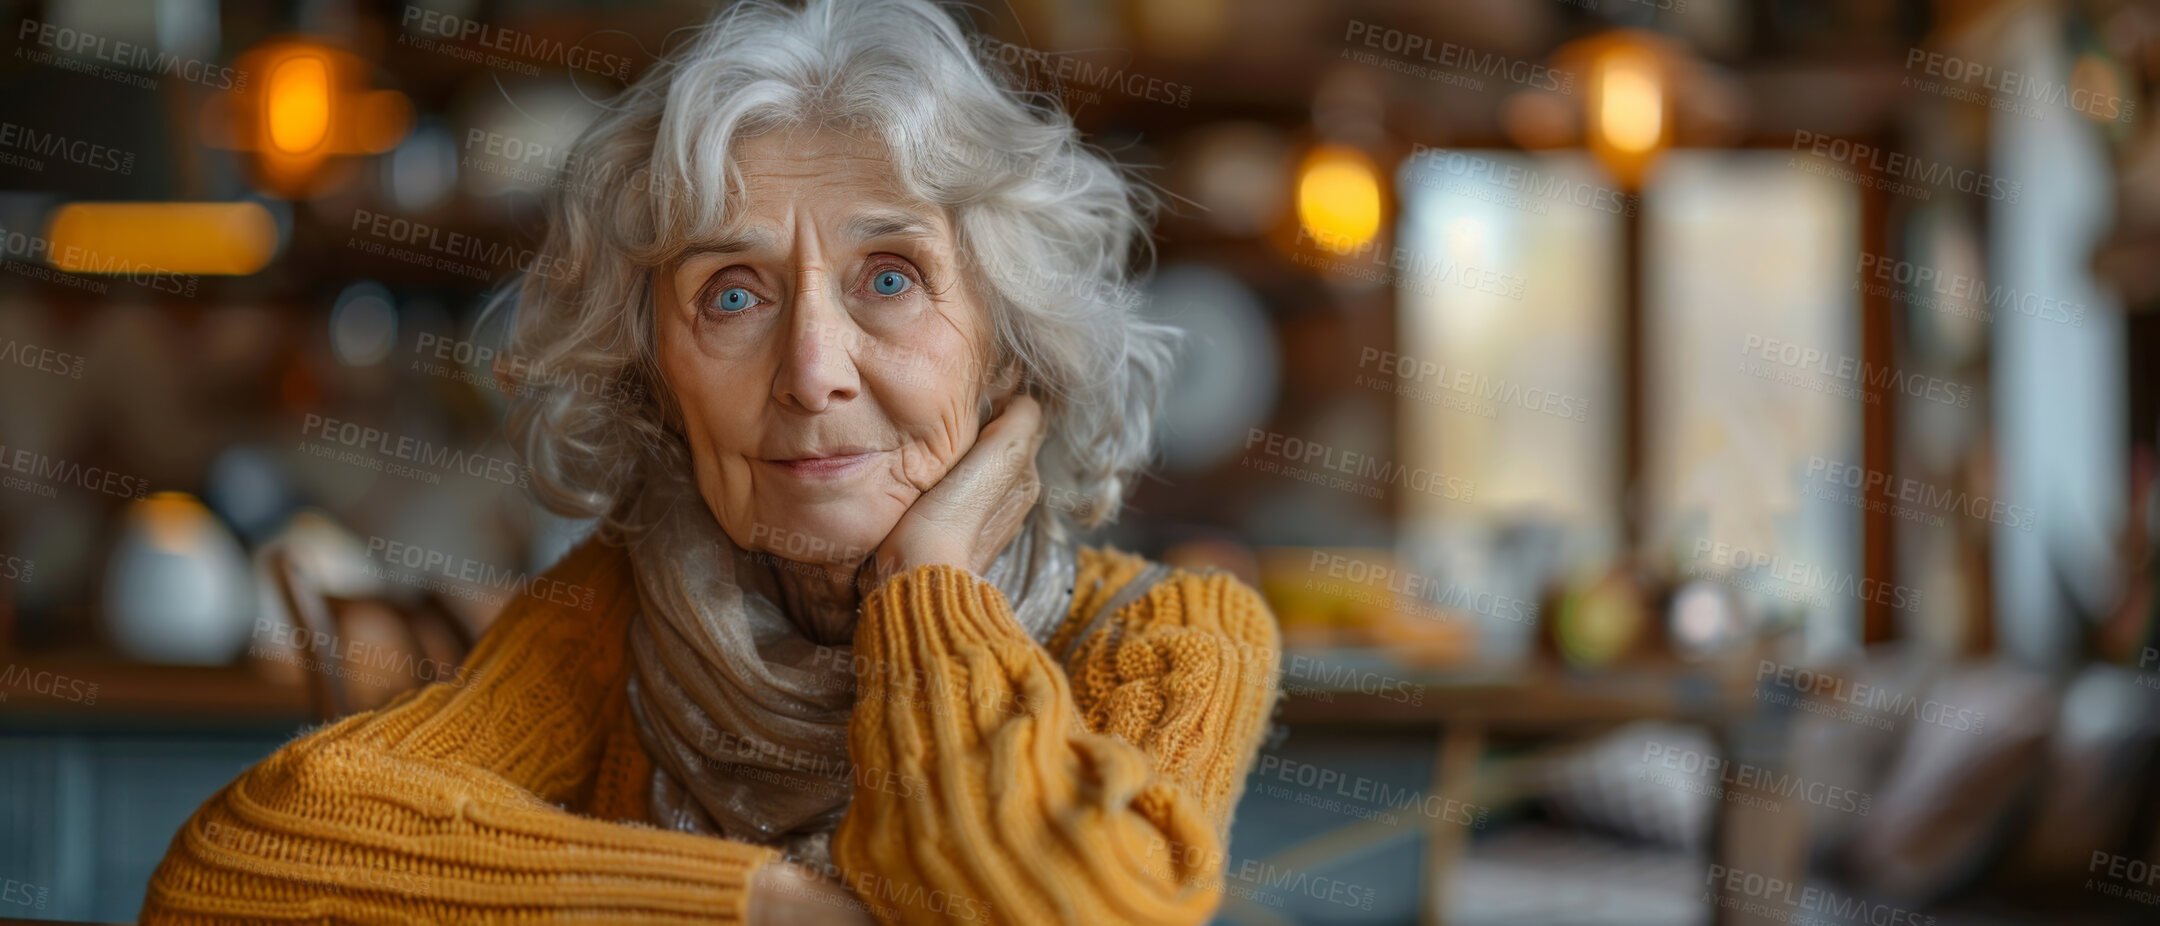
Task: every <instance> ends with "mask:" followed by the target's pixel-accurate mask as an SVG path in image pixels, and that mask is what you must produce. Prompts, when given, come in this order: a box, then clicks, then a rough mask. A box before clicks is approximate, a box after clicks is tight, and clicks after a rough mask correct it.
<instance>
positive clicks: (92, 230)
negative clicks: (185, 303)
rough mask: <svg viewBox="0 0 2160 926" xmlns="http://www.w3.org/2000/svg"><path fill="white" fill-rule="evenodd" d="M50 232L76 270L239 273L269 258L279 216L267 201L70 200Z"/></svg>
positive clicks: (61, 262) (56, 253) (61, 263)
mask: <svg viewBox="0 0 2160 926" xmlns="http://www.w3.org/2000/svg"><path fill="white" fill-rule="evenodd" d="M45 240H46V241H47V242H49V246H50V247H51V250H52V263H53V266H55V267H58V268H60V269H62V270H66V271H69V272H71V273H120V274H134V275H139V274H144V273H153V272H164V273H195V274H216V275H224V276H239V275H244V274H250V273H254V272H256V271H258V270H261V269H262V268H263V267H265V266H268V265H269V263H270V258H271V257H272V256H274V255H275V254H276V253H277V222H276V220H274V219H272V218H271V217H270V211H269V210H267V209H264V208H263V207H262V205H261V204H260V203H70V204H68V205H65V206H62V207H60V209H59V210H58V211H56V212H54V213H53V217H52V221H51V222H50V223H49V224H47V225H46V228H45Z"/></svg>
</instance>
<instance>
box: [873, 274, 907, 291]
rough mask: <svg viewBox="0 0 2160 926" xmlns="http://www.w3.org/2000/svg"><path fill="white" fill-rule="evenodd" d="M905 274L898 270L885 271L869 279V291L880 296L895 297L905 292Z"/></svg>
mask: <svg viewBox="0 0 2160 926" xmlns="http://www.w3.org/2000/svg"><path fill="white" fill-rule="evenodd" d="M907 288H908V278H907V274H905V273H901V272H900V271H898V270H885V271H881V272H879V273H878V275H877V276H874V277H871V278H870V289H871V290H872V291H873V292H876V293H877V294H878V295H880V296H897V295H900V294H901V293H904V292H907Z"/></svg>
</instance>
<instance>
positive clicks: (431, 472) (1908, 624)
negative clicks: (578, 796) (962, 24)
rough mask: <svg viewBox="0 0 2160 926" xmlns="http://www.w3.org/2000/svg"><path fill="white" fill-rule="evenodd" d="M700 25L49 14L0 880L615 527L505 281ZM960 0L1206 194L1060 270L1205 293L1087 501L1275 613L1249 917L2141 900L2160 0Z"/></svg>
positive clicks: (561, 15) (1, 95)
mask: <svg viewBox="0 0 2160 926" xmlns="http://www.w3.org/2000/svg"><path fill="white" fill-rule="evenodd" d="M712 9H713V5H712V4H710V3H703V2H651V3H620V4H619V3H598V2H590V3H588V2H575V0H540V2H529V3H506V2H487V0H419V2H413V3H410V4H404V5H399V4H392V3H360V2H339V0H304V2H299V0H71V2H61V0H51V2H35V0H31V2H24V3H18V4H16V5H14V6H13V7H12V12H11V13H10V15H8V16H7V17H6V21H5V23H4V26H5V34H6V36H7V38H5V39H0V42H5V43H7V44H9V45H11V46H12V47H10V48H8V50H7V52H6V54H4V55H0V270H4V271H5V272H0V397H4V399H0V489H4V490H5V491H0V917H22V918H29V919H73V920H102V921H116V920H126V919H130V918H132V917H133V915H134V913H135V911H136V910H137V909H138V908H139V906H140V904H141V899H142V890H143V884H144V882H145V880H146V879H147V878H148V876H149V874H150V872H151V870H152V868H153V867H154V866H155V864H156V862H157V860H158V859H159V858H160V857H161V856H162V854H163V853H164V850H165V847H166V844H167V842H168V841H169V840H170V838H171V836H172V833H173V832H174V831H175V829H176V828H177V827H178V826H179V824H180V823H181V822H182V821H183V820H184V819H185V818H186V816H187V814H188V813H189V812H190V811H191V810H192V809H193V808H194V806H195V805H197V804H198V803H200V802H201V801H202V800H203V799H204V798H206V797H208V796H209V794H210V793H212V792H213V791H215V790H216V789H217V788H219V787H221V786H222V785H223V784H224V783H225V782H227V781H229V780H230V779H231V778H232V776H234V775H235V774H237V773H238V772H239V771H240V770H241V769H243V768H245V767H246V766H247V765H249V764H252V763H253V762H255V761H256V760H258V759H259V758H261V757H262V756H264V755H266V754H267V753H269V752H270V751H271V750H272V749H274V748H276V747H277V746H278V745H279V744H281V743H283V742H285V741H286V740H288V739H289V738H291V737H292V736H294V735H295V734H296V733H298V732H300V731H302V730H305V729H307V728H309V727H311V726H312V725H314V724H317V723H321V722H324V721H326V720H330V719H334V718H336V717H339V716H342V715H344V714H346V713H350V712H352V711H357V710H364V709H367V708H370V707H374V706H377V705H380V704H382V703H385V702H386V701H388V700H389V699H391V698H393V697H395V696H396V695H397V694H398V693H400V692H402V691H405V690H409V689H412V688H416V687H419V686H422V685H426V684H430V683H437V682H440V683H449V684H460V683H462V682H463V681H464V677H463V675H462V670H461V669H460V668H458V665H459V660H460V659H461V658H462V657H463V655H464V653H465V651H466V650H467V648H468V647H469V646H470V644H471V642H472V640H473V639H474V638H475V637H476V636H477V635H478V634H479V633H481V632H482V631H484V630H485V629H486V627H487V625H488V623H489V621H490V619H491V618H492V617H493V615H494V613H495V611H496V610H497V609H499V608H500V607H501V605H502V603H503V602H504V601H505V600H507V598H508V597H509V596H510V595H513V594H517V593H520V592H522V591H525V590H528V589H531V588H532V587H533V584H534V583H533V581H532V577H533V576H534V575H535V574H536V573H537V572H538V571H539V570H541V569H544V568H545V567H546V566H547V565H548V564H549V563H551V562H552V561H553V559H554V558H555V557H556V556H558V555H559V554H560V553H561V552H562V551H563V550H564V549H566V548H567V546H568V545H569V544H570V543H571V542H573V541H574V540H575V538H577V537H578V536H580V533H581V531H583V530H585V529H586V528H587V526H588V525H584V524H580V523H574V522H568V521H564V520H562V519H559V518H555V517H552V516H550V515H547V514H545V513H544V512H541V511H539V510H538V509H537V508H535V506H533V505H532V504H531V503H530V502H529V501H528V500H527V499H526V498H525V496H524V494H523V492H522V487H521V482H522V481H523V477H522V474H521V471H520V467H519V464H518V463H517V461H516V458H515V456H514V454H513V453H512V451H511V450H510V449H509V448H508V447H507V446H506V445H505V443H504V441H503V438H502V427H501V426H502V419H503V414H504V411H505V409H506V407H507V405H508V403H509V402H510V401H511V400H512V399H514V398H515V396H513V395H508V394H506V393H505V391H504V388H505V387H503V386H501V385H499V383H500V382H501V380H498V379H497V378H496V375H495V374H496V372H497V370H498V368H499V367H500V366H501V365H503V364H505V363H511V364H514V363H517V362H518V358H514V357H503V356H501V355H500V353H499V352H498V351H497V350H496V346H497V345H498V344H499V339H498V338H499V332H492V331H490V330H488V329H486V328H484V327H479V326H476V321H477V319H478V315H479V310H480V308H481V307H482V306H483V304H484V303H485V301H486V299H487V298H488V296H489V295H490V293H491V292H492V291H493V288H494V287H496V286H498V285H500V284H502V283H503V282H504V281H505V280H506V279H508V278H509V277H510V276H511V275H512V274H515V273H519V272H533V273H556V272H564V268H552V267H548V266H545V265H540V264H536V263H535V260H534V257H533V252H532V250H531V248H532V245H533V243H534V241H535V237H536V233H537V231H538V221H539V212H538V204H539V202H540V198H541V197H542V196H543V195H544V194H545V193H546V192H547V191H548V190H549V189H550V188H551V187H552V186H553V185H555V184H558V183H561V182H563V173H562V171H563V168H564V167H565V161H566V153H567V148H568V145H569V143H570V142H571V140H572V139H573V138H574V137H575V136H576V134H577V133H578V131H579V130H580V129H581V128H582V127H583V126H584V125H585V124H586V123H587V122H588V121H589V120H590V119H592V118H593V117H594V116H595V114H597V113H598V112H600V111H601V109H602V108H603V107H604V106H606V105H607V101H608V99H609V97H610V96H612V95H613V94H615V93H616V92H619V91H620V90H621V88H622V87H623V86H625V84H626V82H627V80H629V79H631V78H634V77H635V76H636V75H637V74H638V73H640V72H642V71H643V69H644V68H646V67H648V66H650V65H651V64H652V63H653V61H654V60H655V56H656V55H659V54H662V53H664V51H665V50H666V49H668V48H670V47H672V43H674V42H678V41H680V40H681V36H680V34H679V30H682V29H684V28H685V27H690V26H694V25H695V24H697V23H700V22H702V21H704V20H705V19H706V18H707V17H708V16H709V15H710V13H711V11H712ZM967 15H968V16H970V17H971V18H972V20H973V21H974V22H975V23H976V26H977V27H978V28H979V29H980V34H979V36H978V38H977V43H976V44H977V51H978V52H979V53H980V54H981V55H982V56H983V57H984V58H985V59H986V60H989V61H991V62H993V63H995V64H996V65H997V66H999V67H1001V68H1004V69H1006V70H1007V71H1009V72H1010V73H1011V74H1012V75H1013V76H1014V78H1015V79H1016V80H1018V81H1020V82H1023V83H1025V84H1026V85H1027V86H1028V87H1029V88H1031V89H1033V90H1035V91H1038V92H1041V93H1043V94H1047V95H1049V96H1050V97H1052V98H1055V99H1057V100H1059V101H1060V102H1061V103H1062V104H1063V105H1064V106H1065V107H1066V108H1067V109H1068V110H1069V111H1070V112H1071V113H1072V114H1073V116H1074V118H1075V119H1076V120H1077V121H1078V123H1079V124H1080V126H1081V127H1082V128H1083V129H1084V130H1085V131H1087V132H1088V133H1089V134H1090V137H1091V138H1092V139H1093V141H1094V142H1095V143H1097V144H1099V145H1100V146H1102V147H1103V148H1105V149H1106V150H1108V151H1109V152H1111V153H1113V154H1114V155H1116V156H1117V157H1118V158H1119V159H1120V160H1122V161H1124V162H1126V163H1128V164H1132V165H1136V166H1138V167H1140V168H1142V173H1141V176H1143V177H1145V178H1146V179H1147V180H1148V181H1150V182H1151V183H1153V184H1155V185H1156V186H1158V187H1159V189H1160V190H1161V191H1162V192H1163V193H1164V194H1166V200H1167V201H1168V203H1169V208H1168V210H1167V211H1166V214H1165V215H1164V216H1163V218H1162V220H1161V222H1160V223H1159V226H1158V229H1157V232H1158V233H1157V239H1156V260H1155V262H1154V264H1153V266H1152V268H1151V270H1150V272H1149V273H1148V274H1147V275H1146V276H1145V277H1144V278H1142V279H1139V280H1136V281H1134V287H1135V288H1134V290H1133V291H1132V292H1129V293H1103V294H1076V296H1077V297H1081V298H1117V299H1129V300H1131V301H1132V302H1133V303H1134V304H1137V305H1140V306H1142V311H1145V312H1148V313H1150V314H1152V315H1154V316H1156V317H1158V318H1160V319H1162V320H1164V321H1166V322H1168V323H1170V324H1175V325H1178V326H1180V327H1183V328H1186V329H1188V330H1190V331H1192V332H1193V333H1194V334H1195V338H1194V341H1193V344H1192V346H1191V349H1190V350H1189V351H1188V354H1187V356H1186V359H1185V365H1184V367H1183V368H1182V371H1181V378H1180V380H1179V383H1178V385H1177V387H1176V389H1175V390H1174V393H1175V397H1174V401H1173V405H1172V407H1171V408H1170V409H1169V410H1168V412H1167V414H1166V416H1165V420H1164V423H1163V428H1162V434H1161V437H1162V465H1161V466H1160V468H1159V469H1158V471H1157V472H1156V473H1155V474H1154V475H1153V476H1152V477H1151V478H1150V479H1149V480H1148V481H1147V482H1146V483H1145V484H1144V485H1142V486H1141V487H1140V488H1139V489H1138V491H1137V492H1136V494H1135V495H1134V496H1133V498H1132V504H1131V507H1130V508H1129V509H1128V510H1127V512H1126V513H1125V514H1124V515H1123V517H1122V518H1121V519H1120V521H1119V523H1118V524H1116V525H1115V526H1114V527H1113V528H1111V529H1109V530H1108V531H1106V532H1105V533H1104V535H1103V536H1102V537H1101V538H1099V539H1100V541H1101V542H1108V543H1115V544H1118V545H1121V546H1124V547H1126V548H1129V549H1134V550H1137V551H1140V552H1143V553H1146V554H1149V555H1151V556H1156V557H1161V558H1165V559H1168V560H1170V561H1172V562H1176V563H1179V564H1185V565H1213V566H1217V567H1220V568H1226V569H1230V570H1233V571H1235V572H1237V573H1238V574H1240V575H1241V576H1243V577H1244V578H1246V579H1247V580H1248V581H1250V582H1252V583H1253V584H1255V585H1256V586H1258V587H1260V588H1261V589H1262V590H1263V591H1264V592H1265V593H1266V595H1267V596H1268V599H1269V601H1270V602H1271V604H1272V605H1273V606H1274V608H1275V609H1276V612H1277V615H1278V616H1279V618H1280V619H1281V621H1282V623H1283V626H1284V631H1285V643H1286V649H1285V652H1284V653H1283V654H1282V657H1281V658H1282V665H1283V686H1284V690H1285V694H1284V697H1283V699H1282V702H1281V706H1280V707H1279V709H1278V711H1277V715H1276V717H1275V720H1274V723H1273V724H1272V725H1271V728H1270V730H1269V734H1268V740H1267V744H1266V746H1265V749H1264V751H1263V752H1262V754H1261V756H1260V758H1259V760H1258V761H1257V762H1256V765H1255V769H1254V771H1253V773H1252V775H1251V777H1250V778H1249V779H1248V781H1247V783H1246V791H1245V796H1244V798H1243V803H1242V804H1241V806H1240V808H1239V810H1238V818H1237V819H1238V826H1237V829H1236V831H1235V834H1234V844H1233V847H1232V858H1231V860H1230V863H1229V865H1228V867H1227V870H1226V872H1225V874H1224V887H1225V891H1224V894H1225V901H1224V905H1223V908H1222V912H1221V920H1222V921H1223V922H1231V923H1241V924H1275V923H1343V924H1348V923H1409V922H1417V923H1422V924H1434V923H1451V924H1484V923H1640V924H1667V923H1711V922H1717V923H1752V922H1779V923H1786V922H1816V923H1869V924H1876V926H1883V924H1890V923H1936V924H1963V923H2131V922H2141V923H2142V922H2154V921H2156V920H2160V823H2156V821H2160V774H2155V772H2156V768H2160V751H2156V748H2155V745H2156V742H2160V649H2156V647H2160V636H2156V634H2160V622H2156V616H2155V615H2156V611H2155V608H2156V604H2155V598H2154V583H2155V578H2156V570H2160V559H2156V553H2155V547H2154V543H2153V538H2154V532H2155V528H2156V527H2160V501H2156V496H2155V492H2154V490H2155V488H2156V478H2160V466H2156V456H2155V432H2156V427H2160V364H2156V363H2155V362H2154V361H2155V358H2156V357H2160V132H2156V131H2155V129H2154V120H2153V118H2152V112H2151V110H2152V107H2153V106H2154V105H2155V102H2156V101H2155V99H2154V90H2155V82H2156V81H2160V5H2156V4H2153V3H2132V2H2113V0H2082V2H2025V0H1942V2H1934V3H1926V2H1911V3H1874V2H1859V0H1833V2H1822V3H1816V2H1797V0H1559V2H1540V0H1470V2H1451V3H1438V2H1418V3H1413V2H1394V0H1389V2H1381V0H1372V2H1355V0H1353V2H1328V3H1321V2H1292V0H1246V2H1239V3H1232V2H1230V0H1177V2H1161V3H1158V2H1141V0H1131V2H1109V0H1057V2H1042V0H997V2H992V3H982V4H977V5H976V6H975V7H973V8H972V9H970V10H969V11H968V12H967ZM580 388H590V389H594V390H616V391H619V392H621V393H622V394H623V395H624V397H625V399H626V400H630V401H634V400H635V393H634V391H623V390H624V387H623V384H613V383H592V384H580Z"/></svg>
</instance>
